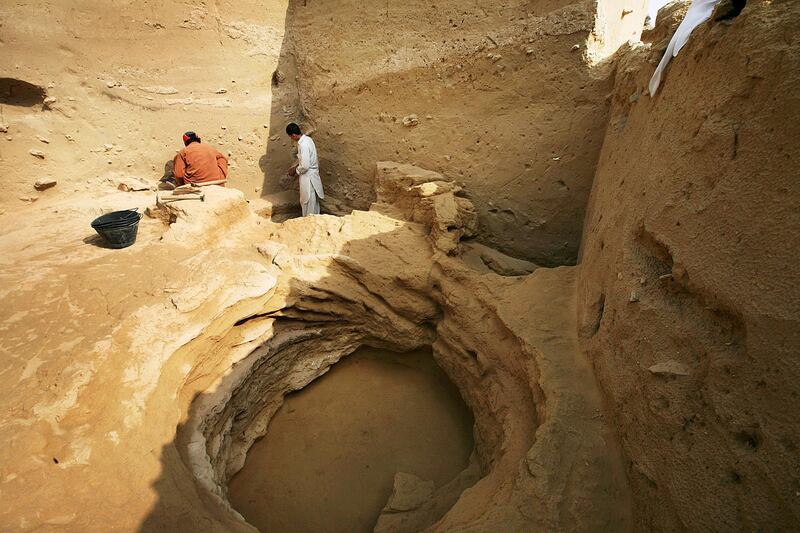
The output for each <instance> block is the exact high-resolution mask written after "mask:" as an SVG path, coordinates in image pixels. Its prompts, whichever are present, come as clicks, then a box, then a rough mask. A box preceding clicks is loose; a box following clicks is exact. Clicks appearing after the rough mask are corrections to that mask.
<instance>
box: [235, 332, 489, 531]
mask: <svg viewBox="0 0 800 533" xmlns="http://www.w3.org/2000/svg"><path fill="white" fill-rule="evenodd" d="M472 426H473V418H472V414H471V413H470V411H469V409H468V408H467V406H466V405H465V404H464V402H463V400H462V399H461V397H460V395H459V392H458V390H457V389H456V387H455V386H454V385H453V384H452V383H451V382H450V380H449V379H448V378H447V376H446V374H445V373H444V372H443V371H442V370H441V368H439V367H438V365H437V364H436V362H435V361H434V358H433V355H432V352H431V349H430V348H423V349H419V350H415V351H412V352H408V353H403V354H400V353H394V352H389V351H386V350H379V349H375V348H368V347H362V348H359V349H358V350H357V351H356V352H354V353H353V354H351V355H349V356H347V357H346V358H344V359H343V360H342V361H341V362H339V363H337V364H336V365H334V366H333V367H331V369H330V370H329V371H328V373H326V374H325V375H323V376H322V377H320V378H318V379H317V380H315V381H313V382H312V383H311V384H310V385H308V386H307V387H305V388H303V389H302V390H300V391H298V392H295V393H292V394H290V395H288V396H287V397H286V398H285V399H284V403H283V405H282V406H281V408H280V409H279V410H278V411H277V413H276V414H275V415H274V417H273V418H272V419H271V420H270V423H269V426H268V428H267V432H266V434H265V435H264V437H263V438H262V439H260V440H258V441H256V442H255V444H254V445H253V446H252V448H251V449H250V451H249V452H248V454H247V460H246V462H245V465H244V467H243V468H242V470H241V471H239V472H238V473H237V474H236V475H235V476H234V477H233V479H231V481H230V483H229V493H228V495H229V500H230V502H231V505H232V506H233V507H234V508H235V509H236V510H237V511H239V512H240V513H241V514H242V515H243V516H244V517H245V518H246V519H247V521H248V522H249V523H250V524H252V525H254V526H256V527H257V528H258V529H260V530H261V531H323V530H324V531H354V532H355V531H372V530H373V528H374V526H375V524H376V521H377V520H378V517H379V515H380V513H381V510H382V509H383V508H384V506H385V505H386V504H387V501H388V500H389V498H390V496H391V494H392V488H393V480H394V478H395V474H396V473H398V472H402V473H407V474H413V475H414V476H416V477H417V478H419V479H420V480H425V481H432V482H433V486H434V489H439V488H441V487H443V486H444V485H446V484H447V483H448V482H450V481H451V480H452V479H454V478H455V477H456V476H457V475H458V474H459V473H460V472H461V471H462V470H464V469H465V468H466V467H467V465H468V462H469V457H470V455H471V453H472V450H473V447H474V443H473V437H472ZM428 485H430V483H428Z"/></svg>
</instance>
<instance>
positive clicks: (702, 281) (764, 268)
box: [578, 2, 800, 531]
mask: <svg viewBox="0 0 800 533" xmlns="http://www.w3.org/2000/svg"><path fill="white" fill-rule="evenodd" d="M669 23H670V21H668V20H665V21H664V24H665V26H669ZM798 24H800V7H799V6H798V5H797V3H795V2H772V3H768V2H749V3H748V7H747V9H746V10H745V11H744V12H743V13H742V15H740V16H739V17H738V18H736V19H734V20H733V21H732V22H731V23H726V24H716V25H712V26H701V27H700V28H698V29H697V30H695V35H694V36H693V37H692V39H691V40H690V42H689V44H688V45H687V46H686V48H685V49H684V50H683V51H682V52H681V53H680V55H679V56H678V57H677V58H676V59H675V60H674V62H673V64H672V65H671V66H670V69H669V71H668V73H667V75H666V77H665V80H664V83H663V85H662V87H661V88H660V89H659V94H658V96H657V97H656V98H654V99H650V98H649V97H647V96H641V97H640V95H641V94H642V92H643V91H644V90H645V87H646V84H647V81H648V78H649V76H650V75H651V73H652V69H653V65H654V62H657V61H658V60H659V59H660V57H659V56H658V53H657V52H658V51H659V50H661V49H663V47H664V46H666V41H662V40H659V42H657V43H655V44H654V46H653V49H652V50H648V49H646V48H638V49H634V50H632V51H630V52H628V53H627V54H626V55H625V56H624V59H623V60H622V61H621V62H620V64H619V67H618V73H617V77H618V79H617V88H616V91H615V95H614V106H613V108H612V114H611V123H610V125H609V129H608V132H607V134H606V140H605V144H604V147H603V152H602V155H601V157H600V162H599V167H598V174H597V178H596V182H595V187H594V190H593V192H592V199H591V202H590V207H589V212H588V215H587V219H586V229H585V241H584V244H583V249H582V260H581V268H580V275H579V291H578V294H579V302H580V303H579V306H578V308H579V309H578V310H579V315H580V317H581V326H582V328H581V331H582V332H583V339H582V344H583V346H585V348H586V349H587V352H588V354H589V357H590V358H591V360H592V362H593V363H594V367H595V369H596V371H597V375H598V377H599V379H600V383H601V386H602V388H603V390H604V391H605V393H606V395H607V398H608V403H609V407H610V408H611V410H612V412H613V414H614V421H615V425H616V426H617V427H618V428H619V432H620V433H619V434H620V437H621V442H622V444H623V447H624V448H625V453H626V456H627V458H628V461H629V466H628V477H629V479H630V482H631V487H632V489H633V494H634V498H635V501H636V507H635V508H636V509H637V512H636V517H637V519H636V526H637V528H638V529H641V530H645V529H647V530H651V529H657V530H664V531H670V530H676V529H681V528H689V529H713V530H728V531H735V530H758V529H762V530H774V531H778V530H788V529H794V528H796V527H797V523H798V517H799V516H800V503H798V502H799V501H800V500H798V498H797V488H798V454H797V443H798V441H800V428H798V425H797V420H796V416H795V413H797V411H798V409H799V408H800V404H798V401H800V400H798V385H797V384H798V382H800V366H798V360H797V347H798V343H799V342H800V337H798V331H800V329H799V326H800V324H798V320H799V319H800V293H798V289H797V286H798V282H800V273H798V269H797V251H798V249H800V216H798V206H799V205H800V191H799V190H798V186H797V164H798V158H800V150H799V149H798V139H800V122H798V121H797V120H796V119H795V118H794V117H797V116H798V114H800V100H798V96H797V91H796V87H797V85H798V81H800V80H799V79H798V76H799V75H800V64H799V63H798V59H797V57H798V56H797V28H798ZM673 25H674V23H673ZM657 33H660V32H657ZM647 37H648V36H645V38H647ZM667 37H668V35H664V34H662V36H661V39H665V38H667Z"/></svg>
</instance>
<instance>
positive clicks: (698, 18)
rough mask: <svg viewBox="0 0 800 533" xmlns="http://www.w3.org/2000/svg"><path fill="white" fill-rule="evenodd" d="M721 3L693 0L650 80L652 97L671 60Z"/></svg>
mask: <svg viewBox="0 0 800 533" xmlns="http://www.w3.org/2000/svg"><path fill="white" fill-rule="evenodd" d="M719 2H720V0H692V5H690V6H689V9H688V10H687V11H686V17H684V19H683V21H682V22H681V24H680V26H678V29H677V30H675V35H673V36H672V39H670V41H669V45H667V50H666V51H665V52H664V57H662V58H661V62H660V63H659V64H658V66H657V67H656V71H655V72H654V73H653V77H652V78H650V96H651V97H652V96H653V95H655V94H656V91H657V90H658V86H659V85H661V75H662V74H663V73H664V69H665V68H667V65H668V64H669V62H670V60H671V59H672V58H673V57H675V56H676V55H678V52H680V51H681V48H683V45H685V44H686V41H688V40H689V36H690V35H691V34H692V32H693V31H694V29H695V28H696V27H698V26H699V25H700V24H702V23H703V22H705V21H707V20H708V19H709V17H711V13H713V12H714V6H716V5H717V4H718V3H719Z"/></svg>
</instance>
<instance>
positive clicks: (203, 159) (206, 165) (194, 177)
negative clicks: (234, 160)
mask: <svg viewBox="0 0 800 533" xmlns="http://www.w3.org/2000/svg"><path fill="white" fill-rule="evenodd" d="M183 144H184V145H185V146H186V147H185V148H184V149H183V150H181V151H180V152H178V155H176V156H175V164H174V165H173V169H172V173H173V175H174V176H175V181H177V182H178V185H183V184H185V183H205V182H209V181H220V180H227V179H228V160H227V158H226V157H225V156H224V155H222V153H220V151H219V150H217V149H215V148H214V147H212V146H209V145H207V144H201V143H200V137H198V136H197V134H196V133H195V132H193V131H187V132H186V133H184V134H183ZM219 185H221V186H222V187H224V186H225V184H224V183H220V184H219Z"/></svg>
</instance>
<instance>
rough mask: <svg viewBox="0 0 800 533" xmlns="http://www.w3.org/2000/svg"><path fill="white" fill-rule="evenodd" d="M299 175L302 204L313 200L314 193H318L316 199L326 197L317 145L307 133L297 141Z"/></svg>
mask: <svg viewBox="0 0 800 533" xmlns="http://www.w3.org/2000/svg"><path fill="white" fill-rule="evenodd" d="M297 175H298V176H299V179H300V204H307V203H308V202H309V201H310V200H311V196H312V193H316V195H314V196H315V201H316V197H319V198H325V193H324V192H323V190H322V179H321V178H320V176H319V161H318V160H317V147H316V146H315V145H314V141H313V140H312V139H311V137H309V136H307V135H303V136H302V137H300V139H299V140H298V141H297ZM317 213H319V205H317ZM304 215H305V213H304Z"/></svg>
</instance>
